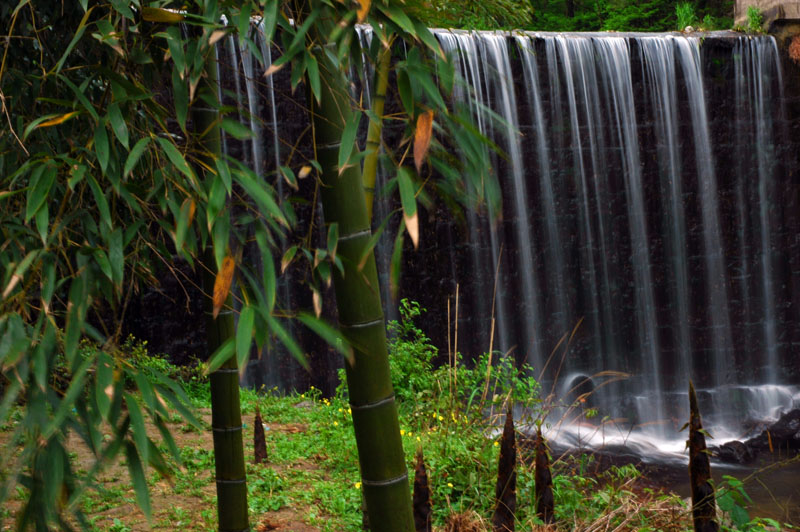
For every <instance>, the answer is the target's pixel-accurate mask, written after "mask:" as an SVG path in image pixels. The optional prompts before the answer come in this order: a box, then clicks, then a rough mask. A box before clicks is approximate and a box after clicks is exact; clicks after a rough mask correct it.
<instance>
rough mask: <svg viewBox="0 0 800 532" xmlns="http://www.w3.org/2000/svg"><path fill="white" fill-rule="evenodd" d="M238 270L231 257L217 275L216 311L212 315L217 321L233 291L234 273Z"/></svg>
mask: <svg viewBox="0 0 800 532" xmlns="http://www.w3.org/2000/svg"><path fill="white" fill-rule="evenodd" d="M235 269H236V263H235V262H234V260H233V258H232V257H231V256H230V255H229V256H227V257H225V258H224V259H223V260H222V268H220V270H219V272H218V273H217V277H216V279H215V280H214V301H213V303H214V309H213V312H212V315H213V317H214V319H217V315H218V314H219V311H220V309H221V308H222V305H224V304H225V301H226V300H227V299H228V293H229V292H230V289H231V282H233V271H234V270H235Z"/></svg>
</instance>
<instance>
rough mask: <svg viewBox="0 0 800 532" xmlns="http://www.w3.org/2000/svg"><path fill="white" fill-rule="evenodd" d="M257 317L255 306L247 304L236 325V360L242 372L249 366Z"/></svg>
mask: <svg viewBox="0 0 800 532" xmlns="http://www.w3.org/2000/svg"><path fill="white" fill-rule="evenodd" d="M255 317H256V314H255V311H254V310H253V307H251V306H250V305H245V306H244V308H242V312H241V313H240V314H239V323H238V324H237V325H236V361H237V363H238V364H239V372H240V373H241V372H244V370H245V369H246V368H247V360H248V359H249V358H250V345H251V344H252V342H253V325H254V324H255Z"/></svg>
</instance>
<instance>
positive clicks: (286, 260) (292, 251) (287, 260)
mask: <svg viewBox="0 0 800 532" xmlns="http://www.w3.org/2000/svg"><path fill="white" fill-rule="evenodd" d="M297 249H298V248H297V246H291V247H290V248H289V249H287V250H286V251H285V252H284V254H283V257H282V258H281V273H284V272H285V271H286V268H288V267H289V265H290V264H291V263H292V260H294V256H295V255H296V254H297Z"/></svg>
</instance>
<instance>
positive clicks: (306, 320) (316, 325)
mask: <svg viewBox="0 0 800 532" xmlns="http://www.w3.org/2000/svg"><path fill="white" fill-rule="evenodd" d="M297 319H299V320H300V322H301V323H302V324H303V325H305V326H306V327H308V328H309V329H311V330H312V331H314V332H315V333H317V335H318V336H319V337H320V338H322V339H323V340H325V341H326V342H328V345H330V346H331V347H333V348H334V349H336V350H337V351H338V352H339V353H340V354H341V355H342V356H343V357H344V358H345V360H347V361H348V362H349V363H351V364H352V363H353V360H354V359H353V348H352V347H351V346H350V343H349V342H348V341H347V340H346V339H345V337H344V336H342V333H341V332H340V331H339V330H338V329H336V328H334V327H332V326H330V325H329V324H328V323H326V322H325V321H324V320H321V319H319V318H317V317H315V316H312V315H311V314H307V313H305V312H301V313H300V314H299V315H298V316H297Z"/></svg>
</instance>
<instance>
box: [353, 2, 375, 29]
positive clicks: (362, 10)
mask: <svg viewBox="0 0 800 532" xmlns="http://www.w3.org/2000/svg"><path fill="white" fill-rule="evenodd" d="M371 3H372V2H371V1H370V0H358V11H357V13H356V14H357V15H358V23H359V24H361V23H362V22H364V20H365V19H366V18H367V14H368V13H369V7H370V5H371Z"/></svg>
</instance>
